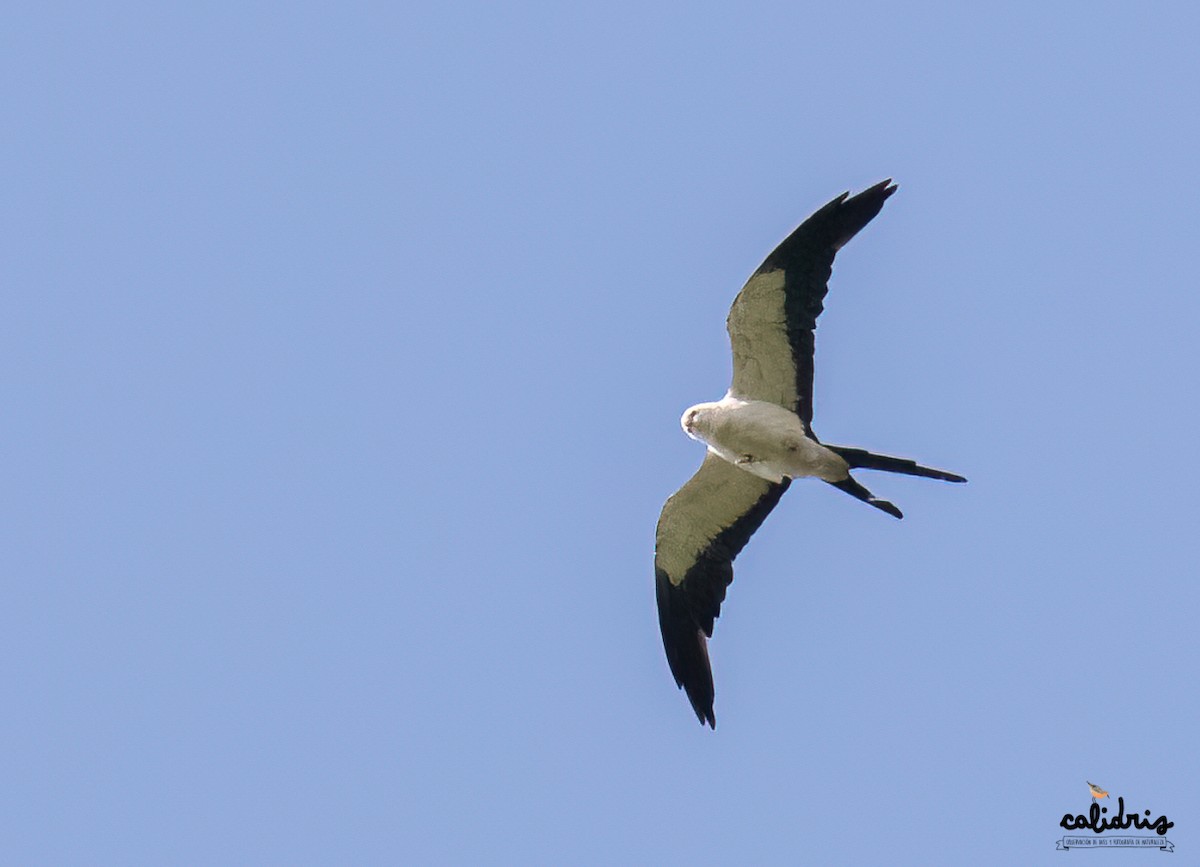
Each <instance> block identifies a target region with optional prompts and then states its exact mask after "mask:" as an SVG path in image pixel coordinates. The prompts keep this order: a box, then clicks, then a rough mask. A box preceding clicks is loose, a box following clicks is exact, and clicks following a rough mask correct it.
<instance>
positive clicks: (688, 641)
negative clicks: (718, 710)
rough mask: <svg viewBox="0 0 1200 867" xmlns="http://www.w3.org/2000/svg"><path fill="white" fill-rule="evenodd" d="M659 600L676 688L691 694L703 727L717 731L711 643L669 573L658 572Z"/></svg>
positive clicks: (659, 570) (666, 647)
mask: <svg viewBox="0 0 1200 867" xmlns="http://www.w3.org/2000/svg"><path fill="white" fill-rule="evenodd" d="M654 573H655V574H654V579H655V581H654V583H655V590H656V595H657V597H658V625H659V628H660V629H661V630H662V639H663V649H664V650H665V651H666V652H667V664H668V665H669V666H670V667H671V674H672V676H673V677H674V678H675V685H676V686H678V687H680V688H682V689H683V690H684V692H686V693H687V697H688V701H690V702H691V703H692V710H693V711H695V712H696V718H697V719H698V720H700V724H701V725H708V726H709V727H710V728H713V729H716V727H717V718H716V715H715V714H714V713H713V699H714V696H715V690H714V689H713V679H712V666H711V665H710V663H709V661H708V641H707V639H706V637H705V635H704V630H702V629H701V628H700V627H699V625H698V624H697V623H696V620H695V617H694V616H693V615H692V612H691V610H690V609H689V607H688V604H687V600H686V599H685V598H684V594H683V591H682V590H681V589H680V588H679V587H677V586H676V585H674V584H672V583H671V579H670V578H669V577H668V576H667V573H666V572H664V571H663V570H661V569H655V570H654Z"/></svg>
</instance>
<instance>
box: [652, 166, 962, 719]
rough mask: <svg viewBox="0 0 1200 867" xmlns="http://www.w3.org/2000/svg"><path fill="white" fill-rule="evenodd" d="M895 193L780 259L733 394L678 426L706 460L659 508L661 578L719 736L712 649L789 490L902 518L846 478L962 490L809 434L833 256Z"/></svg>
mask: <svg viewBox="0 0 1200 867" xmlns="http://www.w3.org/2000/svg"><path fill="white" fill-rule="evenodd" d="M895 191H896V187H895V186H894V185H891V181H890V180H889V181H884V182H883V183H879V184H876V185H875V186H873V187H871V188H870V189H869V190H866V191H864V192H862V193H859V194H858V195H857V196H854V197H850V194H849V193H843V194H842V195H840V196H838V197H837V198H836V199H834V200H833V201H832V202H830V203H829V204H827V205H825V207H823V208H821V209H820V210H819V211H817V212H816V213H815V214H813V215H812V216H811V217H809V218H808V219H807V220H805V221H804V222H803V223H802V224H801V225H800V227H799V228H798V229H796V230H795V231H794V232H792V234H791V235H789V236H788V237H787V238H786V239H785V240H784V241H783V243H781V244H780V245H779V246H778V247H776V248H775V251H774V252H773V253H771V255H769V256H768V257H767V258H766V261H764V262H763V263H762V265H760V266H759V268H758V270H757V271H755V272H754V273H753V274H752V275H751V276H750V279H749V280H748V281H747V283H746V285H745V286H743V287H742V291H741V292H739V293H738V296H737V298H735V299H734V301H733V306H732V307H731V308H730V310H729V318H728V319H727V320H726V328H727V330H728V331H729V341H730V343H731V344H732V347H733V384H732V385H731V386H730V388H729V391H728V393H727V394H726V395H725V397H723V398H722V399H721V400H719V401H717V402H715V403H701V404H697V405H696V406H693V407H690V408H689V409H688V410H687V411H686V412H685V413H684V414H683V418H682V419H680V423H681V424H682V425H683V429H684V431H685V432H686V433H687V435H688V436H689V437H691V438H692V439H696V440H700V441H701V442H703V443H705V444H706V445H707V446H708V453H707V454H706V455H705V457H704V462H703V463H702V464H701V465H700V469H699V470H697V471H696V474H695V475H694V476H692V478H691V479H690V480H689V481H688V482H687V484H685V485H684V486H683V487H682V488H680V489H679V490H678V491H676V492H675V493H674V494H673V495H672V496H671V498H670V499H668V500H667V502H666V505H664V506H663V510H662V515H661V517H660V518H659V519H658V530H657V532H656V534H655V547H654V573H655V582H656V584H657V593H658V622H659V626H660V627H661V628H662V637H663V646H664V647H665V648H666V651H667V662H668V663H669V664H670V666H671V673H672V674H673V675H674V676H675V682H676V684H678V685H679V686H680V687H682V688H683V689H685V690H686V691H687V696H688V698H689V699H690V700H691V703H692V707H693V709H695V711H696V716H697V717H699V719H700V722H701V724H704V723H708V725H710V726H712V727H713V728H715V727H716V718H715V716H714V715H713V680H712V669H711V668H710V666H709V662H708V648H707V642H706V637H711V636H712V630H713V620H714V619H715V618H716V617H717V615H718V614H719V613H720V610H721V603H722V602H723V601H724V599H725V589H726V588H727V587H728V586H729V584H730V582H731V581H733V559H734V558H735V557H736V556H737V555H738V552H740V551H741V550H742V548H743V547H744V546H745V545H746V543H747V542H748V541H749V540H750V536H751V535H753V534H754V531H755V530H757V529H758V528H759V526H760V525H761V524H762V522H763V520H764V519H765V518H766V517H767V515H768V514H769V513H770V511H771V509H773V508H774V507H775V504H776V503H778V502H779V498H780V497H782V496H783V492H784V491H786V490H787V488H788V485H789V484H790V483H791V480H792V479H795V478H800V477H802V476H816V477H817V478H819V479H821V480H823V481H826V482H828V483H829V484H831V485H833V486H834V487H836V488H838V489H840V490H842V491H845V492H846V493H847V494H850V495H851V496H853V497H857V498H858V499H860V500H862V501H864V502H866V503H869V504H871V505H872V506H874V507H875V508H877V509H881V510H883V511H884V512H887V513H888V514H889V515H894V516H895V517H897V518H899V517H901V514H900V510H899V509H897V508H896V507H895V506H893V505H892V504H891V503H889V502H888V501H886V500H881V499H878V498H877V497H875V496H874V495H872V494H871V492H870V491H868V490H867V489H866V488H864V487H863V486H862V485H861V484H859V483H858V482H857V481H856V480H855V479H854V478H853V477H852V476H851V475H850V470H852V469H868V470H886V471H888V472H893V473H905V474H907V475H911V476H924V477H926V478H930V479H942V480H944V481H947V482H964V481H966V479H964V478H963V477H962V476H958V475H955V474H954V473H947V472H944V471H942V470H934V469H930V468H929V467H923V466H920V465H918V464H917V463H916V462H915V461H911V460H906V459H903V458H893V457H888V456H886V455H877V454H873V453H871V452H868V451H864V450H862V449H856V448H846V447H844V446H834V445H826V444H824V443H822V442H821V441H820V440H818V439H817V436H816V434H814V433H813V430H812V426H811V423H812V414H813V404H812V389H813V330H814V329H815V328H816V325H817V316H818V315H820V313H821V309H822V301H823V300H824V298H825V293H826V291H827V286H826V284H827V282H828V280H829V275H830V272H831V268H832V265H833V257H834V254H836V253H837V251H838V250H840V249H841V248H842V246H843V245H844V244H845V243H846V242H847V241H849V240H850V239H851V238H853V237H854V236H855V235H856V234H857V233H858V231H859V230H860V229H862V227H863V226H865V225H866V224H867V223H869V222H870V221H871V220H872V218H874V216H875V215H876V214H878V213H879V210H880V209H881V208H882V207H883V203H884V202H885V201H886V200H887V198H888V196H890V195H891V194H892V193H894V192H895Z"/></svg>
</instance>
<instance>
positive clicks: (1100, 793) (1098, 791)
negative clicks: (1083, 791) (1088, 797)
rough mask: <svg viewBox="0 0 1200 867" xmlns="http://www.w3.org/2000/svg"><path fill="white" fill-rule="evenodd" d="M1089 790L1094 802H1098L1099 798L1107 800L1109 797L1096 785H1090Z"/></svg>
mask: <svg viewBox="0 0 1200 867" xmlns="http://www.w3.org/2000/svg"><path fill="white" fill-rule="evenodd" d="M1088 788H1089V789H1090V790H1091V792H1092V800H1093V801H1094V800H1096V799H1097V798H1107V797H1108V792H1106V791H1104V790H1103V789H1102V788H1100V787H1099V786H1097V785H1096V784H1095V783H1088Z"/></svg>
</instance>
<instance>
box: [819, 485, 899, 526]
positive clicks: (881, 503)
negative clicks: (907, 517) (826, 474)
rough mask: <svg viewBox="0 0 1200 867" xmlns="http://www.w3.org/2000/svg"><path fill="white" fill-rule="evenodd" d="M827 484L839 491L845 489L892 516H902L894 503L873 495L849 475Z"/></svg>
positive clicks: (851, 494)
mask: <svg viewBox="0 0 1200 867" xmlns="http://www.w3.org/2000/svg"><path fill="white" fill-rule="evenodd" d="M829 484H831V485H833V486H834V487H835V488H837V489H838V490H839V491H845V492H846V493H847V494H849V495H850V496H852V497H855V498H856V499H859V500H862V501H863V502H864V503H866V504H868V505H870V506H874V507H875V508H876V509H880V510H882V511H884V512H887V513H888V514H889V515H891V516H892V517H893V518H903V517H904V513H903V512H901V511H900V510H899V509H897V508H896V507H895V506H894V505H892V504H891V503H889V502H888V501H887V500H881V499H879V497H877V496H875V495H874V494H872V493H871V492H870V491H868V490H867V489H866V488H864V487H863V486H862V485H860V484H859V483H858V482H856V481H854V479H852V478H851V477H850V476H846V478H844V479H842V480H841V481H840V482H830V483H829Z"/></svg>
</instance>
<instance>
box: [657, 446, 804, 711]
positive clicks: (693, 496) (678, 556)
mask: <svg viewBox="0 0 1200 867" xmlns="http://www.w3.org/2000/svg"><path fill="white" fill-rule="evenodd" d="M788 484H789V482H788V480H786V479H785V480H784V481H783V482H782V483H780V484H776V483H774V482H768V481H767V480H766V479H760V478H759V477H758V476H754V475H751V474H750V473H748V472H746V471H745V470H741V469H738V468H737V467H735V466H734V465H733V464H731V463H729V462H728V461H726V460H724V459H723V458H720V457H717V456H716V455H714V454H712V453H711V452H710V453H709V454H707V455H706V456H705V458H704V463H702V464H701V465H700V469H698V470H697V471H696V474H695V475H694V476H692V477H691V479H689V480H688V482H687V484H685V485H684V486H683V487H682V488H680V489H679V490H678V491H676V492H675V493H674V494H672V495H671V498H670V499H668V500H667V502H666V505H664V506H663V510H662V515H661V516H659V519H658V530H657V532H656V533H655V540H654V577H655V583H656V585H657V589H658V625H659V627H660V628H661V629H662V637H663V647H664V648H665V649H666V651H667V662H668V663H669V664H670V666H671V674H673V675H674V676H675V683H676V685H678V686H681V687H683V688H684V689H685V690H686V691H687V696H688V699H689V700H690V701H691V702H692V708H693V709H694V710H695V711H696V716H697V717H699V719H700V722H701V723H702V724H703V723H708V724H709V725H710V726H712V727H713V728H716V725H717V723H716V717H715V716H714V715H713V680H712V669H711V668H710V667H709V663H708V648H707V642H706V637H711V636H712V631H713V620H714V619H716V617H717V615H718V614H720V613H721V603H722V602H723V601H724V600H725V588H726V587H728V586H729V584H730V582H731V581H733V559H734V558H735V557H736V556H737V555H738V553H739V552H740V551H741V550H742V548H743V547H745V545H746V543H747V542H748V541H750V537H751V536H752V535H754V531H755V530H757V529H758V528H759V526H761V524H762V522H763V521H764V520H765V519H766V517H767V515H769V514H770V513H771V510H772V509H773V508H775V504H776V503H778V502H779V498H780V497H782V496H783V492H784V491H786V490H787V487H788Z"/></svg>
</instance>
